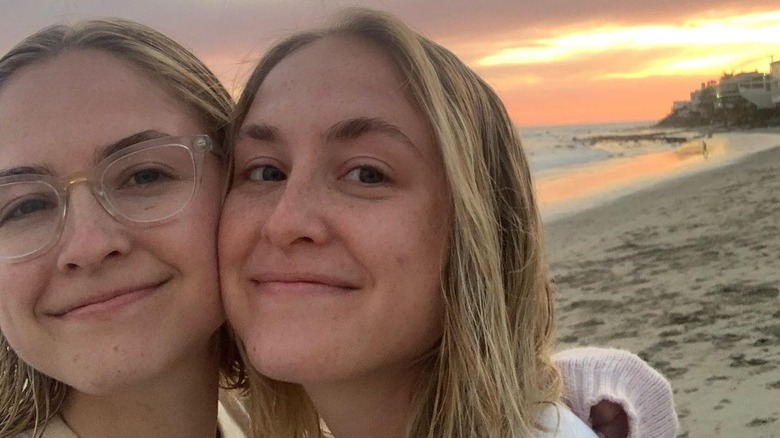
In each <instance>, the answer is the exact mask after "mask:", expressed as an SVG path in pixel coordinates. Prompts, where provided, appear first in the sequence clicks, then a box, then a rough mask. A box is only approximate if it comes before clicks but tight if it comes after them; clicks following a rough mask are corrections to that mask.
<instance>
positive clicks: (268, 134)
mask: <svg viewBox="0 0 780 438" xmlns="http://www.w3.org/2000/svg"><path fill="white" fill-rule="evenodd" d="M247 137H248V138H251V139H253V140H260V141H267V142H275V141H279V138H280V137H281V136H280V135H279V130H278V129H276V128H275V127H273V126H271V125H268V124H266V123H252V124H250V125H249V126H247V127H245V128H242V129H241V133H240V134H239V139H241V138H247Z"/></svg>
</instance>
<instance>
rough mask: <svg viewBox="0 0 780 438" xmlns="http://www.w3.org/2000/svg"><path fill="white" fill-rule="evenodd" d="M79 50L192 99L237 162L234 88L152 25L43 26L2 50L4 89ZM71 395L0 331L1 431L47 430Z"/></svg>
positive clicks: (226, 369) (226, 370)
mask: <svg viewBox="0 0 780 438" xmlns="http://www.w3.org/2000/svg"><path fill="white" fill-rule="evenodd" d="M76 50H99V51H102V52H104V53H107V54H110V55H112V56H115V57H116V58H118V59H121V60H123V61H124V62H126V63H128V65H130V66H132V67H133V68H135V69H136V70H137V71H139V72H140V73H142V74H143V75H145V76H147V77H148V78H150V79H151V80H152V81H154V83H155V84H157V85H158V86H159V87H160V88H161V89H163V90H165V91H166V92H167V93H169V94H170V95H171V96H173V97H175V98H177V99H179V100H180V101H181V102H183V103H185V104H186V105H187V106H188V107H190V108H191V110H192V111H193V113H194V114H195V115H196V116H197V117H199V118H200V120H201V122H202V123H203V126H204V127H206V129H207V132H204V134H208V135H210V136H211V138H212V139H214V145H215V147H216V149H217V152H218V155H219V156H220V157H221V158H222V159H223V161H224V164H225V166H226V167H228V168H230V167H231V163H232V154H231V153H230V151H229V150H228V149H227V148H226V147H225V145H226V144H227V143H226V139H227V128H228V124H229V117H230V113H231V111H232V109H233V101H232V99H231V97H230V94H229V93H228V92H227V91H226V90H225V88H224V87H223V86H222V84H221V83H220V82H219V80H218V79H217V77H216V76H215V75H214V74H213V73H212V72H211V71H210V70H209V69H208V68H207V67H206V66H205V65H204V64H203V63H202V62H201V61H200V60H198V58H196V57H195V55H193V54H192V53H191V52H190V51H188V50H187V49H185V48H184V47H182V46H181V45H179V44H178V43H176V42H175V41H173V40H171V39H170V38H168V37H166V36H165V35H163V34H161V33H159V32H157V31H156V30H154V29H151V28H149V27H147V26H144V25H141V24H138V23H135V22H132V21H126V20H120V19H103V20H89V21H85V22H82V23H79V24H76V25H74V26H66V25H54V26H50V27H47V28H44V29H42V30H40V31H38V32H36V33H35V34H33V35H31V36H29V37H28V38H26V39H24V40H23V41H21V42H20V43H19V44H17V45H16V46H15V47H14V48H12V49H11V50H10V51H9V52H8V53H6V54H5V55H4V56H3V57H2V58H0V89H2V87H3V86H4V85H5V84H6V83H7V81H8V80H9V79H10V78H12V77H13V76H14V75H15V74H17V73H18V72H19V71H21V70H23V69H25V68H26V67H28V66H31V65H35V64H38V63H41V62H44V61H46V60H50V59H53V58H55V57H57V56H59V55H62V54H65V53H68V52H71V51H76ZM226 186H227V184H226ZM5 287H7V286H5ZM218 338H219V339H218V341H217V342H218V345H219V346H218V348H219V352H218V357H219V361H220V370H221V382H220V384H221V385H222V386H223V387H225V388H236V387H240V386H242V385H244V382H245V378H246V376H245V373H244V367H243V362H242V361H241V358H240V355H239V353H238V349H237V348H236V346H235V341H234V338H233V336H232V333H231V332H230V331H229V330H228V329H227V327H226V326H223V327H222V328H221V329H220V331H219V334H218ZM66 395H67V386H66V385H65V384H64V383H62V382H59V381H57V380H55V379H52V378H50V377H48V376H46V375H44V374H42V373H40V372H38V371H37V370H35V369H34V368H32V367H31V366H29V365H27V364H26V363H25V362H24V361H23V360H21V359H20V358H19V357H18V356H17V355H16V353H15V352H14V350H13V348H11V346H10V345H9V344H8V341H7V340H6V339H5V336H3V335H2V333H0V438H7V437H15V436H16V435H18V434H19V433H21V432H22V431H25V430H28V429H33V430H34V434H35V436H40V435H41V434H42V433H43V430H44V428H45V425H46V424H47V423H48V421H49V420H50V419H51V418H52V417H53V416H54V415H56V414H57V412H58V410H59V408H60V405H61V404H62V401H63V400H64V398H65V396H66Z"/></svg>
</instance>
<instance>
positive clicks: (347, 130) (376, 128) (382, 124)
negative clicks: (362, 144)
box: [325, 117, 422, 155]
mask: <svg viewBox="0 0 780 438" xmlns="http://www.w3.org/2000/svg"><path fill="white" fill-rule="evenodd" d="M369 133H381V134H386V135H389V136H391V137H395V138H396V139H398V140H401V142H402V143H404V144H405V145H406V146H409V148H411V149H412V151H414V152H415V153H416V154H418V155H421V154H422V153H421V152H420V149H418V148H417V146H416V145H415V144H414V142H412V140H411V139H410V138H409V137H408V136H407V135H406V134H404V132H403V131H402V130H401V128H399V127H397V126H395V125H393V124H391V123H388V122H386V121H385V120H382V119H379V118H376V117H356V118H354V119H348V120H344V121H341V122H339V123H336V124H335V125H333V126H331V127H330V128H328V130H327V131H326V132H325V140H326V141H329V142H334V141H343V140H353V139H356V138H358V137H361V136H363V135H366V134H369Z"/></svg>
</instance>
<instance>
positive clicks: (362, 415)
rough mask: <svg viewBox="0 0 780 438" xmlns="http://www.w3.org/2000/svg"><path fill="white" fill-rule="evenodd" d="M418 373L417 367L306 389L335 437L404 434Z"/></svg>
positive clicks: (394, 437) (392, 437)
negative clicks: (403, 371) (400, 372)
mask: <svg viewBox="0 0 780 438" xmlns="http://www.w3.org/2000/svg"><path fill="white" fill-rule="evenodd" d="M407 371H409V370H407ZM418 376H419V370H415V371H414V372H406V373H402V374H397V375H384V376H381V377H379V378H364V379H360V380H358V381H350V382H339V383H334V384H324V385H305V389H306V392H307V394H308V395H309V397H310V398H311V400H312V402H313V403H314V406H315V407H316V409H317V411H318V412H319V414H320V415H321V416H322V419H323V420H324V421H325V424H326V425H327V426H328V429H329V430H330V431H331V433H332V434H333V436H334V437H336V438H379V437H381V438H402V437H404V436H405V433H406V427H407V424H408V422H409V420H410V415H411V408H412V402H413V397H414V390H415V387H416V383H417V378H418Z"/></svg>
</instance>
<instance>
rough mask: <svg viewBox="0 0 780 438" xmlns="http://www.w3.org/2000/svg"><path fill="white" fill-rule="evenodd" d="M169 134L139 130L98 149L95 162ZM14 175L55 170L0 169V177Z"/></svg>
mask: <svg viewBox="0 0 780 438" xmlns="http://www.w3.org/2000/svg"><path fill="white" fill-rule="evenodd" d="M168 136H170V134H168V133H165V132H162V131H157V130H155V129H149V130H146V131H141V132H137V133H135V134H131V135H128V136H127V137H124V138H121V139H119V140H117V141H115V142H113V143H111V144H108V145H106V146H103V147H101V148H99V149H97V150H96V151H95V153H94V155H93V157H94V158H93V159H94V162H95V163H99V162H100V161H101V160H103V159H104V158H106V157H108V156H110V155H111V154H113V153H115V152H117V151H120V150H122V149H124V148H127V147H130V146H132V145H134V144H138V143H140V142H142V141H146V140H151V139H155V138H161V137H168ZM14 175H53V172H52V171H51V168H49V166H46V165H39V164H34V165H27V166H18V167H11V168H8V169H0V178H2V177H5V176H14Z"/></svg>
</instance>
